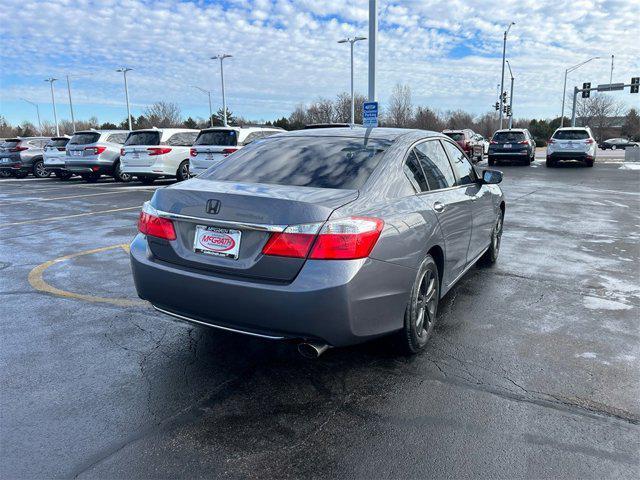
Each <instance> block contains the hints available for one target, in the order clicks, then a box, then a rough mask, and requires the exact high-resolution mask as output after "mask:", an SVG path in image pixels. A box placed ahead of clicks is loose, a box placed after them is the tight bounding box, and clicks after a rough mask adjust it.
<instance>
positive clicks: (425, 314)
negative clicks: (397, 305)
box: [399, 255, 440, 355]
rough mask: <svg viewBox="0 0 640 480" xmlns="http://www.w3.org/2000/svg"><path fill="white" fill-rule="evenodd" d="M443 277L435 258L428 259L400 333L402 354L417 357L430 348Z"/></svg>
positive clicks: (419, 274) (414, 287) (421, 270)
mask: <svg viewBox="0 0 640 480" xmlns="http://www.w3.org/2000/svg"><path fill="white" fill-rule="evenodd" d="M439 301H440V276H439V274H438V267H437V265H436V262H435V261H434V260H433V257H431V255H427V258H425V259H424V261H423V262H422V265H420V268H419V269H418V275H417V276H416V279H415V282H414V285H413V288H412V289H411V296H410V297H409V304H408V305H407V309H406V311H405V315H404V326H403V328H402V330H401V331H400V333H399V343H400V348H401V350H402V353H404V354H406V355H414V354H416V353H418V352H420V351H421V350H423V349H424V347H425V346H426V345H427V343H428V341H429V338H431V334H432V333H433V327H434V325H435V323H436V318H437V316H438V302H439Z"/></svg>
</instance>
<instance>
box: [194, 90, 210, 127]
mask: <svg viewBox="0 0 640 480" xmlns="http://www.w3.org/2000/svg"><path fill="white" fill-rule="evenodd" d="M191 86H192V87H193V88H197V89H198V90H200V91H201V92H202V93H206V94H207V95H208V96H209V123H210V124H211V126H212V127H213V110H211V90H205V89H204V88H200V87H198V86H196V85H191Z"/></svg>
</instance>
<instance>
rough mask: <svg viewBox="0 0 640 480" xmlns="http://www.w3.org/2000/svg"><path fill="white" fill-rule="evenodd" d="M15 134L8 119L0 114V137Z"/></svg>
mask: <svg viewBox="0 0 640 480" xmlns="http://www.w3.org/2000/svg"><path fill="white" fill-rule="evenodd" d="M13 135H14V131H13V127H12V126H11V124H10V123H9V122H7V119H6V118H5V117H4V115H0V138H8V137H13Z"/></svg>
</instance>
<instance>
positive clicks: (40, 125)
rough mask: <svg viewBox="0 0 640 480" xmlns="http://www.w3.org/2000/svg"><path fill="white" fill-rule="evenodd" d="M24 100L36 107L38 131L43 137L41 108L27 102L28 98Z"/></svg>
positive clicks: (28, 101)
mask: <svg viewBox="0 0 640 480" xmlns="http://www.w3.org/2000/svg"><path fill="white" fill-rule="evenodd" d="M22 100H24V101H25V102H27V103H30V104H31V105H33V106H34V107H36V114H37V115H38V130H39V131H40V135H42V122H41V121H40V107H39V106H38V104H37V103H34V102H32V101H30V100H27V99H26V98H23V99H22Z"/></svg>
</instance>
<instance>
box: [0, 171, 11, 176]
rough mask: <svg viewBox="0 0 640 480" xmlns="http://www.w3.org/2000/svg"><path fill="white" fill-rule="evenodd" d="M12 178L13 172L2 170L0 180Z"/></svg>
mask: <svg viewBox="0 0 640 480" xmlns="http://www.w3.org/2000/svg"><path fill="white" fill-rule="evenodd" d="M10 176H11V172H10V171H9V170H0V178H7V177H10Z"/></svg>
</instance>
